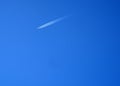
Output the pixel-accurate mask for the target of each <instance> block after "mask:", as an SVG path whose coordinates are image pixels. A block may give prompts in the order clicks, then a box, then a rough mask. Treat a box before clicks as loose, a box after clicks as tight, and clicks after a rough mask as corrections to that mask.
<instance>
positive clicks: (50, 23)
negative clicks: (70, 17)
mask: <svg viewBox="0 0 120 86" xmlns="http://www.w3.org/2000/svg"><path fill="white" fill-rule="evenodd" d="M65 18H66V16H65V17H60V18H58V19H55V20H53V21H50V22H48V23H45V24H43V25H41V26H39V27H38V28H37V29H43V28H46V27H48V26H50V25H53V24H55V23H57V22H59V21H61V20H63V19H65Z"/></svg>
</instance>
